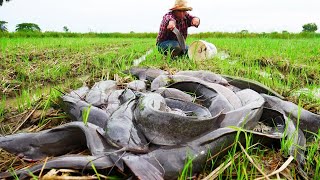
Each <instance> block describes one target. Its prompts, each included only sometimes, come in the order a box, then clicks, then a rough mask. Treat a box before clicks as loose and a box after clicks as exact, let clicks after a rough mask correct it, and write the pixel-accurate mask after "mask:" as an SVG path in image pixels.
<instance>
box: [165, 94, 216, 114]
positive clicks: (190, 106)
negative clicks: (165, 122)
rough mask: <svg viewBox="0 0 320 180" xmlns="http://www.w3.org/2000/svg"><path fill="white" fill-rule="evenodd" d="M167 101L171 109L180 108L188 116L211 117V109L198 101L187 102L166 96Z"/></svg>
mask: <svg viewBox="0 0 320 180" xmlns="http://www.w3.org/2000/svg"><path fill="white" fill-rule="evenodd" d="M165 102H166V104H167V106H168V107H170V109H180V110H181V111H182V112H184V113H185V114H186V115H188V116H196V117H198V118H210V117H212V116H211V113H210V111H209V110H208V109H207V108H205V107H203V106H200V105H198V104H196V103H192V102H186V101H182V100H179V99H170V98H165Z"/></svg>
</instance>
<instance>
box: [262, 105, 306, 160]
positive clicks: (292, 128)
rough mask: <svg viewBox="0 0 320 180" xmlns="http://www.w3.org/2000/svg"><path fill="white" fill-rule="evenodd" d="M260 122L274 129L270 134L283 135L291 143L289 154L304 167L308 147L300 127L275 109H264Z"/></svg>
mask: <svg viewBox="0 0 320 180" xmlns="http://www.w3.org/2000/svg"><path fill="white" fill-rule="evenodd" d="M260 122H262V123H264V124H266V125H268V126H269V127H272V129H271V130H270V132H267V133H269V134H281V135H282V136H283V138H286V140H287V141H290V142H291V144H290V145H289V146H290V147H289V151H288V152H287V153H288V154H290V155H291V156H293V157H294V158H295V159H296V160H297V162H298V163H299V165H304V163H305V157H304V151H305V147H306V138H305V136H304V134H303V132H302V131H301V129H300V128H299V127H297V126H296V125H295V124H294V123H293V121H292V120H291V119H290V118H288V117H287V116H286V115H285V114H284V113H283V112H279V111H277V110H275V109H269V108H266V107H264V108H263V113H262V117H261V119H260Z"/></svg>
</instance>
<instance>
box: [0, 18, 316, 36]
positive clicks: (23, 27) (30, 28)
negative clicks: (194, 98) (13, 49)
mask: <svg viewBox="0 0 320 180" xmlns="http://www.w3.org/2000/svg"><path fill="white" fill-rule="evenodd" d="M7 24H8V22H6V21H0V32H8V28H7ZM317 30H318V26H317V25H316V23H307V24H304V25H303V26H302V32H316V31H317ZM15 31H16V32H21V31H22V32H41V28H40V26H39V25H38V24H35V23H20V24H17V25H16V28H15ZM63 31H64V32H69V28H68V27H67V26H63ZM283 32H287V31H283ZM131 33H132V32H131ZM241 33H249V31H248V30H242V31H241Z"/></svg>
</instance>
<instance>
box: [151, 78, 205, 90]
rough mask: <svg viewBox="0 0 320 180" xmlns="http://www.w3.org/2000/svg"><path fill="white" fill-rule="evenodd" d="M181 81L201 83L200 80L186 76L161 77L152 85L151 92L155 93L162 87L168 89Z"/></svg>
mask: <svg viewBox="0 0 320 180" xmlns="http://www.w3.org/2000/svg"><path fill="white" fill-rule="evenodd" d="M181 81H195V82H197V81H201V80H200V79H198V78H195V77H191V76H185V75H159V76H158V77H157V78H155V79H154V80H153V81H152V83H151V91H155V90H157V89H159V88H160V87H166V86H168V85H169V84H172V83H176V82H181Z"/></svg>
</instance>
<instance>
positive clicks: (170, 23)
mask: <svg viewBox="0 0 320 180" xmlns="http://www.w3.org/2000/svg"><path fill="white" fill-rule="evenodd" d="M175 27H176V22H174V21H169V24H168V26H167V29H168V30H170V31H173V29H174V28H175Z"/></svg>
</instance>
